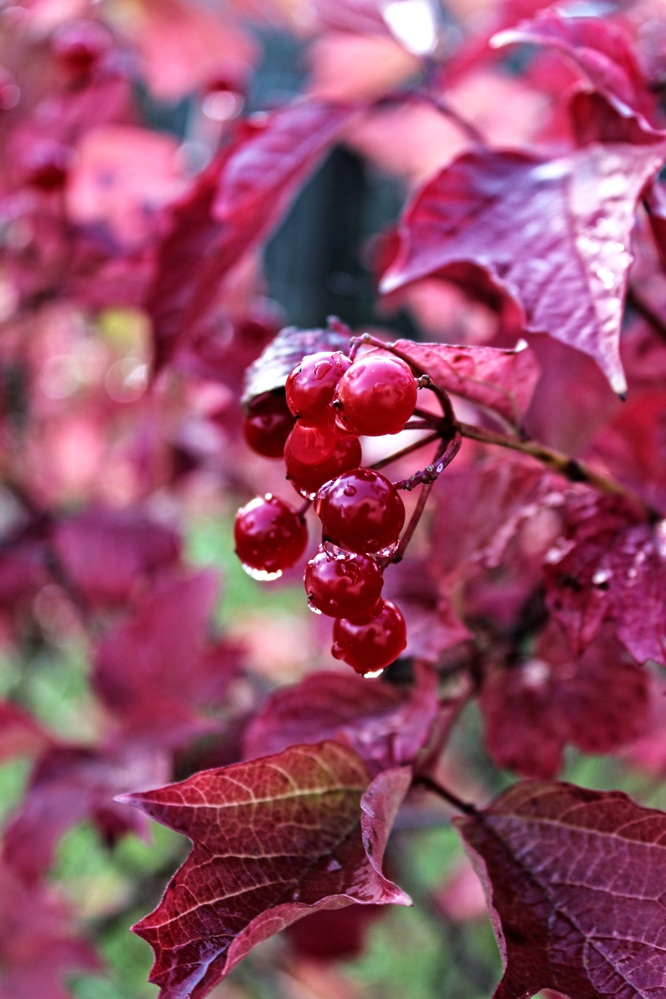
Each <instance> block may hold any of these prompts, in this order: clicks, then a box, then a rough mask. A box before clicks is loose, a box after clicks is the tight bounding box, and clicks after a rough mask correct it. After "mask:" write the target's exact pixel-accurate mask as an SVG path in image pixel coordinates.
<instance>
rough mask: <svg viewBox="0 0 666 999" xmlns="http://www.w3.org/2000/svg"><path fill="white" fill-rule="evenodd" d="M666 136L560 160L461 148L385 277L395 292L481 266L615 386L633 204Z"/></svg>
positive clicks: (422, 196)
mask: <svg viewBox="0 0 666 999" xmlns="http://www.w3.org/2000/svg"><path fill="white" fill-rule="evenodd" d="M665 154H666V144H665V143H664V142H663V141H661V142H659V143H655V144H653V145H642V146H635V145H630V144H627V143H621V142H615V143H609V144H607V145H603V146H602V145H600V144H593V145H590V146H587V147H585V148H583V149H578V150H575V151H574V152H572V153H570V154H569V155H568V156H564V157H561V158H560V159H557V160H544V159H537V158H536V157H531V156H528V155H526V154H523V153H518V152H510V151H488V150H486V151H474V152H470V153H466V154H465V155H463V156H461V157H460V158H459V159H457V160H455V161H454V162H453V163H452V164H451V165H450V166H447V167H445V168H444V169H443V170H441V171H440V172H439V173H438V174H437V175H436V176H435V177H434V178H433V179H432V180H430V181H429V182H428V183H426V184H425V186H424V187H423V188H422V189H421V191H420V192H419V193H418V194H417V195H416V197H415V198H414V199H413V201H412V203H411V204H410V205H409V206H408V208H407V210H406V212H405V214H404V216H403V218H402V220H401V222H400V225H399V229H398V236H399V239H398V247H397V252H396V255H395V257H394V259H393V262H392V263H391V264H390V266H389V267H388V269H387V270H386V272H385V274H384V277H383V280H382V284H381V287H382V290H383V291H385V292H388V291H393V290H394V289H396V288H399V287H402V286H403V285H405V284H408V283H409V282H411V281H417V280H419V279H420V278H425V277H432V276H438V277H442V278H447V276H448V275H449V272H450V268H451V267H452V266H453V265H465V266H466V267H467V268H468V269H469V267H472V266H477V267H481V268H483V269H484V271H485V272H487V274H488V275H489V277H490V279H491V280H492V281H493V282H494V283H495V284H496V285H497V287H498V288H499V289H501V290H502V291H503V292H504V293H505V294H506V295H508V296H509V297H510V298H512V299H513V300H515V302H516V303H517V304H518V305H519V306H520V307H521V308H522V310H523V312H524V317H525V324H526V328H527V329H529V330H532V331H534V332H541V333H549V334H550V335H551V336H553V337H555V338H556V339H558V340H563V341H564V342H565V343H568V344H570V345H571V346H573V347H577V348H578V349H579V350H582V351H584V352H585V353H587V354H589V355H590V356H591V357H593V358H594V359H595V360H596V361H597V363H598V364H599V365H600V367H601V368H602V370H603V371H604V373H605V374H606V376H607V378H608V379H609V381H610V383H611V385H612V387H613V388H614V389H615V391H616V392H619V393H622V392H624V391H625V389H626V382H625V378H624V373H623V370H622V365H621V362H620V358H619V351H618V339H619V333H620V324H621V321H622V313H623V301H624V293H625V288H626V283H627V273H628V269H629V265H630V263H631V259H632V258H631V254H630V253H629V250H628V246H629V243H630V237H631V230H632V227H633V222H634V211H635V207H636V202H637V199H638V198H639V196H640V194H641V191H642V189H643V187H644V186H645V184H646V182H647V181H648V180H650V178H651V177H652V176H653V175H654V174H655V173H656V172H657V171H658V170H659V169H660V167H661V165H662V163H663V160H664V156H665Z"/></svg>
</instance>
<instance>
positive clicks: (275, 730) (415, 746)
mask: <svg viewBox="0 0 666 999" xmlns="http://www.w3.org/2000/svg"><path fill="white" fill-rule="evenodd" d="M434 680H435V677H434V674H433V673H432V672H431V671H429V670H428V671H425V670H423V671H421V672H420V673H419V682H418V683H417V685H416V686H415V687H414V688H413V689H411V690H409V691H403V690H400V689H398V688H396V687H392V686H389V684H387V683H383V682H382V681H381V680H380V681H378V682H377V683H368V681H367V680H364V679H362V678H361V677H357V676H354V675H353V674H351V673H350V674H349V675H347V674H344V673H334V672H320V673H313V674H312V675H311V676H308V677H306V678H305V679H304V680H302V681H301V682H300V683H299V684H296V685H295V686H293V687H287V688H286V689H283V690H278V691H277V693H275V694H273V696H272V697H271V698H269V700H268V701H267V702H266V704H265V705H264V707H263V709H262V710H261V711H260V712H258V714H256V715H255V716H254V718H253V719H252V722H251V723H250V725H249V726H248V728H247V731H246V733H245V737H244V746H245V752H246V753H247V755H248V756H260V755H263V754H266V753H276V752H279V751H280V750H282V749H286V748H287V747H288V746H293V745H296V744H297V743H317V742H321V740H322V739H336V740H339V741H342V742H344V743H346V744H348V745H350V746H351V747H352V748H353V749H354V750H355V752H357V753H358V755H359V756H360V757H361V758H362V759H363V760H364V761H365V763H366V764H367V766H368V768H369V769H370V770H371V772H373V773H374V772H377V770H380V769H388V768H389V767H392V766H400V765H402V764H405V763H413V762H414V759H415V757H416V755H417V754H418V753H419V751H420V750H421V749H422V748H423V747H424V746H425V745H426V744H427V742H428V738H429V736H430V732H431V729H432V726H433V723H434V720H435V717H436V715H437V714H438V707H439V705H438V700H437V692H436V689H435V683H434Z"/></svg>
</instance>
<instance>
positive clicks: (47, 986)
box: [0, 861, 100, 999]
mask: <svg viewBox="0 0 666 999" xmlns="http://www.w3.org/2000/svg"><path fill="white" fill-rule="evenodd" d="M0 883H1V884H2V891H1V892H0V999H71V992H70V991H69V989H68V988H67V987H66V984H65V982H66V979H67V978H69V977H70V976H71V974H72V973H73V972H74V971H97V970H99V968H100V961H99V959H98V957H97V955H96V954H95V952H94V951H93V949H92V947H91V946H90V944H89V943H88V942H87V941H86V940H84V939H83V938H82V937H78V936H76V935H75V933H74V931H73V928H72V927H71V921H70V914H69V912H68V911H67V909H66V907H65V905H64V904H63V902H62V900H61V899H60V898H59V897H58V896H57V895H56V894H55V893H54V892H53V890H52V889H51V888H49V887H47V886H45V885H41V884H40V885H26V884H24V883H23V882H22V881H21V879H20V878H19V877H17V874H16V871H15V870H13V869H12V867H10V866H8V865H6V864H4V863H2V862H1V861H0Z"/></svg>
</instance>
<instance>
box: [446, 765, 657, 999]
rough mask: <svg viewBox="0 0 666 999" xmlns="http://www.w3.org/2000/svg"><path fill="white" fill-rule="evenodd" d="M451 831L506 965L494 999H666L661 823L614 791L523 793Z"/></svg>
mask: <svg viewBox="0 0 666 999" xmlns="http://www.w3.org/2000/svg"><path fill="white" fill-rule="evenodd" d="M454 823H455V825H456V826H457V828H458V831H459V832H460V834H461V835H462V837H463V840H464V842H465V845H466V848H467V850H468V852H469V853H470V856H471V859H472V862H473V863H474V865H475V867H476V870H477V873H478V874H479V876H480V878H481V880H482V883H483V885H484V890H485V892H486V898H487V900H488V905H489V908H490V911H491V917H492V921H493V928H494V930H495V935H496V937H497V940H498V943H499V947H500V951H501V954H502V960H503V963H504V968H505V970H504V976H503V978H502V981H501V982H500V984H499V986H498V987H497V989H496V990H495V993H494V996H493V999H529V997H530V996H533V995H534V994H535V993H537V992H539V990H540V989H543V988H553V989H556V990H558V991H560V992H562V993H564V994H565V995H566V996H569V997H570V999H659V997H663V996H664V995H665V994H666V958H665V957H664V949H665V941H666V928H665V927H666V923H665V920H664V892H663V885H664V878H666V814H665V813H663V812H659V811H656V810H654V809H650V808H642V807H641V806H640V805H637V804H636V803H635V802H634V801H632V800H631V799H630V798H629V797H627V795H625V794H623V793H621V792H620V791H606V792H602V791H591V790H588V789H586V788H581V787H575V786H573V785H571V784H564V783H539V782H532V781H527V782H524V783H520V784H516V785H514V786H513V787H511V788H509V790H508V791H505V792H504V793H503V794H501V795H500V796H499V797H498V798H496V799H495V800H494V801H493V802H492V803H491V804H490V805H489V806H488V807H487V808H485V809H483V810H482V811H478V812H476V813H475V814H471V815H469V816H465V817H464V818H458V819H454Z"/></svg>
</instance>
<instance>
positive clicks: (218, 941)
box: [120, 742, 411, 999]
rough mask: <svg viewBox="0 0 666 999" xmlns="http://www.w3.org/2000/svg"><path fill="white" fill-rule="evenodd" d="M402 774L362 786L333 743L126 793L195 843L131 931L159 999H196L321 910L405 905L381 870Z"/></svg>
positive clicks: (356, 768)
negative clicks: (146, 956)
mask: <svg viewBox="0 0 666 999" xmlns="http://www.w3.org/2000/svg"><path fill="white" fill-rule="evenodd" d="M410 779H411V777H410V771H409V770H408V769H396V770H390V771H385V772H384V773H382V774H380V775H379V777H377V778H376V780H375V781H374V782H373V783H372V784H370V785H369V786H368V784H369V777H368V774H367V771H366V769H365V766H364V764H363V763H362V762H361V760H360V759H359V757H358V756H356V754H355V753H353V752H352V751H351V750H350V749H348V748H346V747H344V746H341V745H339V744H338V743H334V742H324V743H321V744H320V745H319V746H316V747H313V746H307V747H303V746H301V747H292V748H290V749H286V750H285V751H284V752H282V753H279V754H277V755H275V756H268V757H264V758H262V759H259V760H254V761H251V762H249V763H237V764H234V765H233V766H230V767H223V768H221V769H218V770H206V771H203V772H202V773H199V774H195V775H194V776H193V777H190V778H189V779H188V780H186V781H182V782H181V783H180V784H172V785H169V786H167V787H164V788H160V789H158V790H155V791H147V792H145V793H138V794H131V795H125V796H122V798H121V799H120V800H122V801H125V802H127V803H129V804H134V805H136V806H137V807H138V808H141V809H142V810H143V811H145V812H146V813H147V814H148V815H150V816H152V817H153V818H154V819H157V821H159V822H162V823H163V824H164V825H167V826H169V827H170V828H171V829H175V830H176V831H177V832H181V833H183V834H184V835H186V836H188V837H189V839H190V840H191V841H192V843H193V844H194V846H193V849H192V852H191V853H190V855H189V857H188V858H187V860H186V861H185V863H184V864H183V866H182V867H181V868H180V870H179V871H177V873H176V874H175V875H174V877H173V878H172V880H171V882H170V883H169V885H168V887H167V889H166V892H165V894H164V897H163V899H162V901H161V902H160V904H159V906H158V907H157V909H155V911H154V912H153V913H151V914H150V915H149V916H145V917H144V918H143V919H142V920H141V921H140V922H139V923H137V924H136V926H135V927H134V930H135V932H136V933H138V934H139V936H141V937H143V938H144V939H145V940H147V941H148V942H149V943H150V945H151V946H152V947H153V949H154V951H155V955H156V961H155V965H154V967H153V971H152V974H151V978H150V980H151V981H152V982H155V983H156V984H157V985H159V986H160V988H161V992H160V999H186V997H190V999H203V997H204V996H206V995H208V993H209V992H210V990H211V989H212V988H213V987H214V986H215V985H216V984H217V983H218V982H219V981H220V980H221V979H222V978H223V977H224V976H225V975H226V974H227V973H228V972H229V971H230V970H231V969H232V968H233V967H234V966H235V965H236V964H238V962H239V961H240V960H242V958H243V957H245V956H246V954H247V953H248V952H249V951H250V950H251V949H252V948H253V947H254V946H256V944H258V943H259V942H260V941H262V940H265V939H266V938H267V937H269V936H272V935H273V934H274V933H276V932H278V931H279V930H281V929H283V928H284V927H285V926H288V925H289V924H290V923H293V922H294V921H295V920H297V919H300V918H301V916H304V915H307V914H308V913H310V912H312V911H316V910H318V909H337V908H341V907H343V906H346V905H350V904H351V903H353V902H360V903H362V904H366V905H367V904H371V903H374V904H377V903H381V904H386V903H389V902H394V903H397V904H400V905H406V904H409V899H408V897H407V896H406V895H405V894H404V892H402V891H401V890H400V889H399V888H398V887H397V886H396V885H394V884H393V883H392V882H390V881H388V880H387V879H386V878H385V877H384V876H383V874H382V873H381V861H382V856H383V853H384V849H385V846H386V840H387V838H388V834H389V831H390V828H391V825H392V823H393V819H394V817H395V813H396V811H397V809H398V807H399V805H400V803H401V801H402V799H403V798H404V796H405V794H406V792H407V790H408V787H409V784H410Z"/></svg>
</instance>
